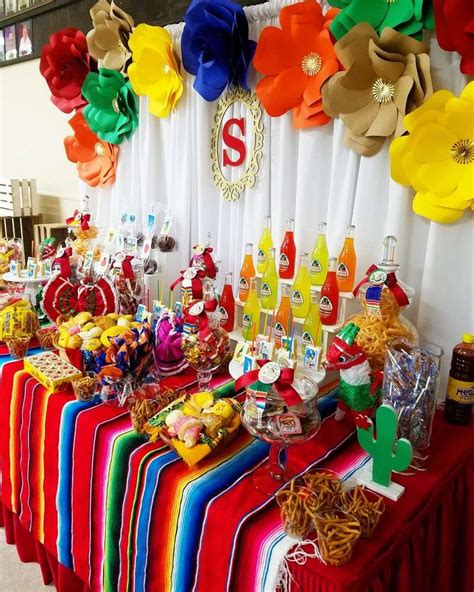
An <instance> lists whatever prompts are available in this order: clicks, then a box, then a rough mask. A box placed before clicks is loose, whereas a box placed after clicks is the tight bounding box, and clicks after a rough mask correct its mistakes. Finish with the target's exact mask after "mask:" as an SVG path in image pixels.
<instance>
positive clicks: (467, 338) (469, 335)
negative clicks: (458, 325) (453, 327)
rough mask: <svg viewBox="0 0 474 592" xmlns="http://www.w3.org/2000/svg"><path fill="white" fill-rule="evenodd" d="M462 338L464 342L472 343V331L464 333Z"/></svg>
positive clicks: (473, 340) (473, 334) (473, 338)
mask: <svg viewBox="0 0 474 592" xmlns="http://www.w3.org/2000/svg"><path fill="white" fill-rule="evenodd" d="M462 340H463V342H464V343H474V333H464V335H463V336H462Z"/></svg>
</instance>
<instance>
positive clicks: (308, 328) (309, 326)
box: [301, 292, 322, 355]
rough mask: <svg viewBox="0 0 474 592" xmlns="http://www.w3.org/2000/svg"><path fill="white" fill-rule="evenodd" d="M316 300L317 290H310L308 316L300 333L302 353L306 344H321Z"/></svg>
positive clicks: (319, 320)
mask: <svg viewBox="0 0 474 592" xmlns="http://www.w3.org/2000/svg"><path fill="white" fill-rule="evenodd" d="M318 300H319V298H318V294H317V292H312V293H311V303H310V305H309V311H308V316H307V317H306V319H305V321H304V323H303V331H302V333H301V350H302V354H303V355H304V353H305V350H306V346H307V345H310V346H311V347H313V346H319V345H321V339H322V327H321V319H320V318H319V302H318Z"/></svg>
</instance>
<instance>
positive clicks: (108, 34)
mask: <svg viewBox="0 0 474 592" xmlns="http://www.w3.org/2000/svg"><path fill="white" fill-rule="evenodd" d="M90 15H91V17H92V25H93V29H92V30H91V31H89V33H87V45H88V47H89V53H90V54H91V56H92V57H93V58H94V59H96V60H97V61H98V62H99V65H100V66H102V67H103V68H108V69H109V70H119V71H121V70H123V69H124V68H125V65H126V63H127V61H128V60H129V58H130V51H129V49H128V38H129V37H130V34H131V32H132V29H133V24H134V23H133V19H132V17H131V16H130V15H128V14H127V13H126V12H124V11H123V10H122V9H121V8H119V7H118V6H117V5H116V4H115V3H114V2H112V3H111V4H109V3H108V2H107V0H99V2H97V3H96V4H94V6H93V7H92V8H91V10H90Z"/></svg>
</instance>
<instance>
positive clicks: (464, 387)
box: [447, 376, 474, 405]
mask: <svg viewBox="0 0 474 592" xmlns="http://www.w3.org/2000/svg"><path fill="white" fill-rule="evenodd" d="M447 398H448V399H451V401H456V402H457V403H462V404H464V405H472V404H474V382H466V381H464V380H456V379H455V378H451V376H450V377H449V380H448V392H447Z"/></svg>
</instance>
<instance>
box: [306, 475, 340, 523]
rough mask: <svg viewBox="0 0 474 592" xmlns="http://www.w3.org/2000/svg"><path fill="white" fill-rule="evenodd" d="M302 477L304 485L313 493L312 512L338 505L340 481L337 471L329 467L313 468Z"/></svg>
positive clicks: (334, 507)
mask: <svg viewBox="0 0 474 592" xmlns="http://www.w3.org/2000/svg"><path fill="white" fill-rule="evenodd" d="M303 479H304V482H305V485H306V487H307V488H308V489H309V490H310V491H312V492H313V493H314V500H313V505H312V507H311V511H312V513H313V514H315V513H317V512H321V511H323V510H330V509H337V508H338V507H339V501H338V500H339V498H340V496H341V494H342V483H341V479H340V478H339V475H338V474H337V473H335V472H334V471H331V470H330V469H314V470H312V471H308V472H307V473H305V475H303ZM308 510H309V508H308Z"/></svg>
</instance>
